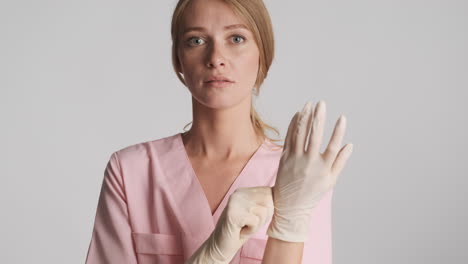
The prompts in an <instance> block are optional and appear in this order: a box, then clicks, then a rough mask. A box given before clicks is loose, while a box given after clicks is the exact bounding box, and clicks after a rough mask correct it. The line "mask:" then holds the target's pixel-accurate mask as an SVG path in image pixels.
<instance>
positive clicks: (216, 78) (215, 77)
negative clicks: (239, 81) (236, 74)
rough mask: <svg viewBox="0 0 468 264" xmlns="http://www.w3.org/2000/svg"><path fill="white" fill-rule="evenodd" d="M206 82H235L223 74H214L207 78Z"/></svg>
mask: <svg viewBox="0 0 468 264" xmlns="http://www.w3.org/2000/svg"><path fill="white" fill-rule="evenodd" d="M205 82H206V83H210V82H233V81H232V80H231V79H230V78H228V77H226V76H222V75H213V76H210V77H209V78H208V79H207V80H205Z"/></svg>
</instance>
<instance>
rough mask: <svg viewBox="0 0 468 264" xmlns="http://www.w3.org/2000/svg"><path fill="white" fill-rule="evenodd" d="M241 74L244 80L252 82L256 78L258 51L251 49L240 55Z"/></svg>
mask: <svg viewBox="0 0 468 264" xmlns="http://www.w3.org/2000/svg"><path fill="white" fill-rule="evenodd" d="M239 62H240V64H241V65H240V71H241V76H242V78H243V80H244V81H245V82H248V83H249V84H252V85H253V84H254V83H255V80H256V79H257V72H258V66H259V53H258V51H251V52H249V53H246V54H245V56H242V57H241V59H240V60H239Z"/></svg>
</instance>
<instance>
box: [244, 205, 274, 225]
mask: <svg viewBox="0 0 468 264" xmlns="http://www.w3.org/2000/svg"><path fill="white" fill-rule="evenodd" d="M271 209H272V208H270V207H265V206H254V207H251V208H250V210H249V211H250V213H251V214H254V215H256V216H257V217H258V219H259V222H258V225H259V227H260V226H263V225H264V224H265V223H266V221H267V219H268V218H270V217H271V216H273V211H272V210H271ZM270 213H271V214H270Z"/></svg>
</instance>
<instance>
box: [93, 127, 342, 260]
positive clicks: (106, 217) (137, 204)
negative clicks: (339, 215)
mask: <svg viewBox="0 0 468 264" xmlns="http://www.w3.org/2000/svg"><path fill="white" fill-rule="evenodd" d="M271 147H273V143H271V142H270V141H268V140H267V139H266V140H265V141H264V143H263V144H262V145H261V146H260V147H259V148H258V150H257V151H256V152H255V154H254V155H253V156H252V157H251V159H250V160H249V162H248V163H247V164H246V166H245V167H244V169H243V170H242V172H241V173H240V175H239V176H238V177H237V178H236V180H235V181H234V183H233V184H232V185H231V187H230V189H229V191H228V192H227V194H226V196H225V197H224V198H223V200H222V202H221V204H220V205H219V207H218V208H217V209H216V211H215V212H214V214H213V215H212V214H211V210H210V207H209V204H208V200H207V199H206V196H205V194H204V192H203V189H202V187H201V185H200V182H199V181H198V178H197V177H196V175H195V173H194V170H193V168H192V166H191V163H190V161H189V159H188V156H187V153H186V151H185V148H184V145H183V141H182V137H181V134H180V133H177V134H175V135H172V136H169V137H165V138H161V139H157V140H153V141H148V142H144V143H139V144H135V145H131V146H128V147H126V148H123V149H121V150H118V151H116V152H114V153H113V154H112V155H111V156H110V159H109V162H108V163H107V166H106V169H105V173H104V179H103V182H102V187H101V193H100V195H99V201H98V206H97V211H96V217H95V220H94V228H93V232H92V237H91V242H90V245H89V249H88V253H87V257H86V264H96V263H99V264H104V263H109V264H120V263H122V264H136V263H139V264H147V263H152V264H176V263H177V264H182V263H183V262H184V260H186V259H187V258H188V257H189V256H191V255H192V254H193V253H194V252H195V250H196V249H197V248H198V247H199V246H200V245H201V244H202V243H203V241H205V240H206V238H207V237H208V236H209V235H210V234H211V232H212V231H213V229H214V227H215V224H216V222H217V221H218V219H219V216H220V214H221V212H222V211H223V209H224V207H225V206H226V203H227V201H228V199H229V196H230V195H231V194H232V193H233V192H234V191H235V190H236V189H237V188H240V187H253V186H273V185H274V182H275V178H276V172H277V170H278V164H279V160H280V157H281V151H282V149H277V150H274V149H272V148H271ZM332 193H333V189H332V190H330V191H329V192H328V193H327V194H326V195H325V196H324V198H323V199H322V200H321V202H320V203H319V204H318V206H317V207H316V208H314V211H313V214H312V218H311V223H310V225H311V226H310V234H309V238H308V240H307V241H306V242H305V244H304V255H303V261H302V263H308V264H315V263H316V264H331V263H332V243H331V199H332ZM268 223H269V221H268ZM268 223H267V224H265V225H264V226H263V227H262V228H261V229H260V230H259V231H258V232H257V233H256V234H254V235H253V237H252V238H251V239H249V241H247V243H245V244H244V246H243V247H242V248H241V249H240V250H239V251H238V252H237V254H236V256H235V257H234V259H233V260H232V261H231V264H238V263H242V264H251V263H255V264H259V263H261V260H262V257H263V252H264V250H265V245H266V241H267V238H268V237H267V235H266V230H267V228H268Z"/></svg>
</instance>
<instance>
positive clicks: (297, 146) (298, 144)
mask: <svg viewBox="0 0 468 264" xmlns="http://www.w3.org/2000/svg"><path fill="white" fill-rule="evenodd" d="M311 112H312V102H307V103H306V104H305V105H304V108H302V111H301V113H300V115H299V118H298V120H297V126H296V129H295V131H294V133H293V137H294V138H295V139H294V145H293V148H294V151H299V153H302V152H304V151H305V149H304V147H305V138H306V135H307V122H308V120H309V116H310V114H311Z"/></svg>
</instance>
